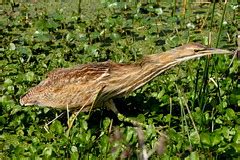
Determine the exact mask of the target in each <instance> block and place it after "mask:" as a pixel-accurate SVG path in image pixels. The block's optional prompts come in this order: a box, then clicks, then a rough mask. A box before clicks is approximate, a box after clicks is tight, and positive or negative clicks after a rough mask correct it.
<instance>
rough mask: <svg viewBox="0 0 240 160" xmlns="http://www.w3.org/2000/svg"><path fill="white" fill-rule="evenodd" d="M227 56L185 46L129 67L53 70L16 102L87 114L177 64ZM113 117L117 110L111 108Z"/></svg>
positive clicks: (197, 46)
mask: <svg viewBox="0 0 240 160" xmlns="http://www.w3.org/2000/svg"><path fill="white" fill-rule="evenodd" d="M224 53H230V52H229V51H226V50H221V49H209V48H206V47H205V46H203V45H200V44H195V43H191V44H186V45H183V46H180V47H177V48H175V49H172V50H169V51H166V52H164V53H161V54H153V55H148V56H145V57H144V58H143V59H142V61H140V62H137V63H133V64H122V63H114V62H109V61H107V62H102V63H92V64H84V65H80V66H77V67H74V68H60V69H56V70H53V71H52V72H50V73H49V74H48V75H47V78H46V79H45V80H43V81H42V82H41V83H40V84H38V85H37V86H36V87H33V88H32V89H30V91H29V92H28V93H27V94H26V95H24V96H23V97H22V98H21V99H20V103H21V105H38V106H48V107H52V108H60V109H69V110H72V111H73V110H80V111H89V110H91V109H94V108H97V107H101V106H112V105H109V104H112V99H113V98H115V97H121V96H124V95H127V94H128V93H129V92H132V91H134V90H136V89H138V88H139V87H141V86H143V85H144V84H146V83H147V82H149V81H150V80H152V79H153V78H154V77H156V76H158V75H159V74H161V73H163V72H164V71H166V70H167V69H170V68H171V67H173V66H175V65H177V64H179V63H180V62H183V61H186V60H190V59H194V58H197V57H202V56H206V55H211V54H224ZM111 109H112V110H113V111H114V112H115V113H116V112H117V109H116V108H115V107H111Z"/></svg>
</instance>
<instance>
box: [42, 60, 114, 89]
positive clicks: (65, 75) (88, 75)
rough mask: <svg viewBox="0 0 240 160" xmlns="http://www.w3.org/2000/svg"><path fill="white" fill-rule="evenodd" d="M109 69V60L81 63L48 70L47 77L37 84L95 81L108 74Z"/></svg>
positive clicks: (48, 84)
mask: <svg viewBox="0 0 240 160" xmlns="http://www.w3.org/2000/svg"><path fill="white" fill-rule="evenodd" d="M109 69H110V64H109V62H105V63H95V64H83V65H79V66H77V67H74V68H59V69H55V70H53V71H51V72H49V73H48V74H47V78H46V79H45V80H43V81H42V82H41V83H40V84H39V85H41V86H53V85H69V84H76V83H81V84H84V83H89V82H91V81H96V82H97V81H100V80H102V79H103V78H106V77H107V76H109Z"/></svg>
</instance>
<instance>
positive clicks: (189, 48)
mask: <svg viewBox="0 0 240 160" xmlns="http://www.w3.org/2000/svg"><path fill="white" fill-rule="evenodd" d="M170 51H172V52H173V53H175V56H176V59H177V60H179V61H186V60H189V59H193V58H197V57H202V56H206V55H212V54H228V53H232V52H230V51H228V50H223V49H216V48H208V47H206V46H204V45H201V44H198V43H189V44H186V45H183V46H180V47H177V48H175V49H173V50H170Z"/></svg>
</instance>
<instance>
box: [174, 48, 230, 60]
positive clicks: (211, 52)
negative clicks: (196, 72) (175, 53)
mask: <svg viewBox="0 0 240 160" xmlns="http://www.w3.org/2000/svg"><path fill="white" fill-rule="evenodd" d="M214 54H233V52H231V51H228V50H224V49H215V48H206V49H199V50H195V54H192V55H186V56H182V57H179V58H177V59H176V61H177V62H182V61H187V60H190V59H194V58H198V57H203V56H207V55H214Z"/></svg>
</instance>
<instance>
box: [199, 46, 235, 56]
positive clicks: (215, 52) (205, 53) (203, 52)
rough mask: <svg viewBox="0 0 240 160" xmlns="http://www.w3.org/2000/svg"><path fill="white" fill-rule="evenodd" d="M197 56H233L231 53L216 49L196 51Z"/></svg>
mask: <svg viewBox="0 0 240 160" xmlns="http://www.w3.org/2000/svg"><path fill="white" fill-rule="evenodd" d="M197 54H204V55H207V54H233V52H231V51H228V50H224V49H217V48H206V49H204V50H200V51H197Z"/></svg>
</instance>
